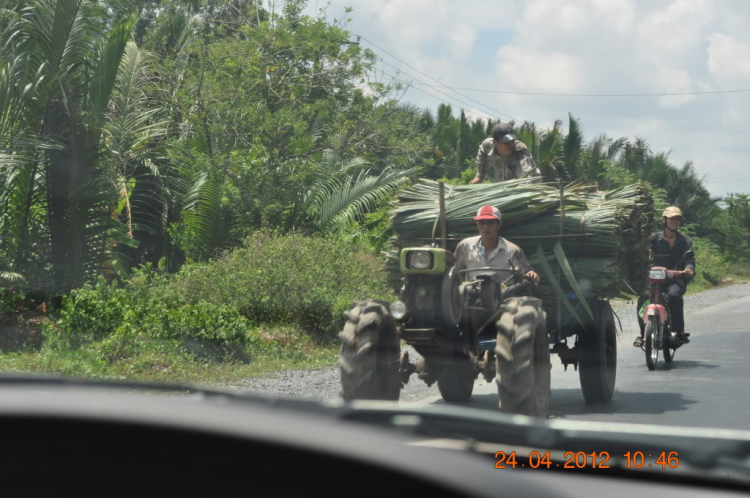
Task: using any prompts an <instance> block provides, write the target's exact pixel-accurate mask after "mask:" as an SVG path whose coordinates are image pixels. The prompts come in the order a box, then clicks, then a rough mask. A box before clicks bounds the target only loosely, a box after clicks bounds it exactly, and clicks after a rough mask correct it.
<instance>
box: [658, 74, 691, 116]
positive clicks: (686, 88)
mask: <svg viewBox="0 0 750 498" xmlns="http://www.w3.org/2000/svg"><path fill="white" fill-rule="evenodd" d="M652 88H653V91H654V92H655V93H688V92H692V91H693V87H692V78H690V75H689V74H688V72H687V71H685V70H684V69H674V68H667V67H665V68H662V69H660V70H659V72H658V73H657V75H656V79H655V80H654V82H653V87H652ZM693 100H695V97H694V96H693V95H680V96H669V97H662V98H660V99H659V104H660V105H662V106H664V107H679V106H681V105H683V104H686V103H688V102H691V101H693Z"/></svg>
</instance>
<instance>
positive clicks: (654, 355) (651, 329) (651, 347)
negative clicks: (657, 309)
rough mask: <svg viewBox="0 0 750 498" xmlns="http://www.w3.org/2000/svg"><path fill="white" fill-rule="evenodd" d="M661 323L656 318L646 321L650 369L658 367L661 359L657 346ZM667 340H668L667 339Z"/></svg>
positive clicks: (647, 354) (647, 358)
mask: <svg viewBox="0 0 750 498" xmlns="http://www.w3.org/2000/svg"><path fill="white" fill-rule="evenodd" d="M658 327H659V325H658V324H657V323H656V320H649V321H648V323H646V331H645V334H644V335H645V340H646V366H647V367H648V369H649V370H654V369H655V368H656V362H657V361H659V349H658V348H657V347H656V344H655V341H656V333H657V331H658ZM665 342H666V341H665Z"/></svg>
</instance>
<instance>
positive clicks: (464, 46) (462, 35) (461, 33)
mask: <svg viewBox="0 0 750 498" xmlns="http://www.w3.org/2000/svg"><path fill="white" fill-rule="evenodd" d="M448 38H449V39H450V42H451V52H452V53H453V56H454V57H457V58H459V59H463V58H465V57H466V56H467V55H469V53H470V52H471V49H472V48H473V46H474V39H475V38H476V33H475V32H474V30H473V29H471V28H469V27H468V26H466V25H463V24H462V25H460V26H457V27H456V28H455V29H453V30H451V32H450V33H449V34H448Z"/></svg>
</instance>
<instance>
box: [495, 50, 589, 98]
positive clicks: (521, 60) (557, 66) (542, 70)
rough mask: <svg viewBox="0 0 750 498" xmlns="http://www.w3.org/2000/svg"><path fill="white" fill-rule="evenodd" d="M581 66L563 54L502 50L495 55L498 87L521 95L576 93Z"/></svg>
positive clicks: (579, 80) (580, 76)
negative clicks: (519, 92) (523, 93)
mask: <svg viewBox="0 0 750 498" xmlns="http://www.w3.org/2000/svg"><path fill="white" fill-rule="evenodd" d="M581 70H582V64H581V63H580V62H579V61H578V60H577V59H576V58H575V57H572V56H570V55H567V54H563V53H555V52H547V53H543V52H537V51H532V50H525V49H522V48H518V47H512V46H506V47H502V48H501V49H499V50H498V52H497V76H498V78H499V79H500V82H502V86H503V87H505V88H509V89H518V90H520V91H525V92H540V93H543V92H549V93H571V92H576V91H577V90H578V89H579V85H580V83H581V79H582V71H581Z"/></svg>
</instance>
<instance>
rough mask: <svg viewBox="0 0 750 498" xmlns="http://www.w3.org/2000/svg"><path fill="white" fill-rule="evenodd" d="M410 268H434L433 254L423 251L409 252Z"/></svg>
mask: <svg viewBox="0 0 750 498" xmlns="http://www.w3.org/2000/svg"><path fill="white" fill-rule="evenodd" d="M409 268H411V269H412V270H429V269H430V268H432V254H430V253H429V252H423V251H415V252H411V253H409Z"/></svg>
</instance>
